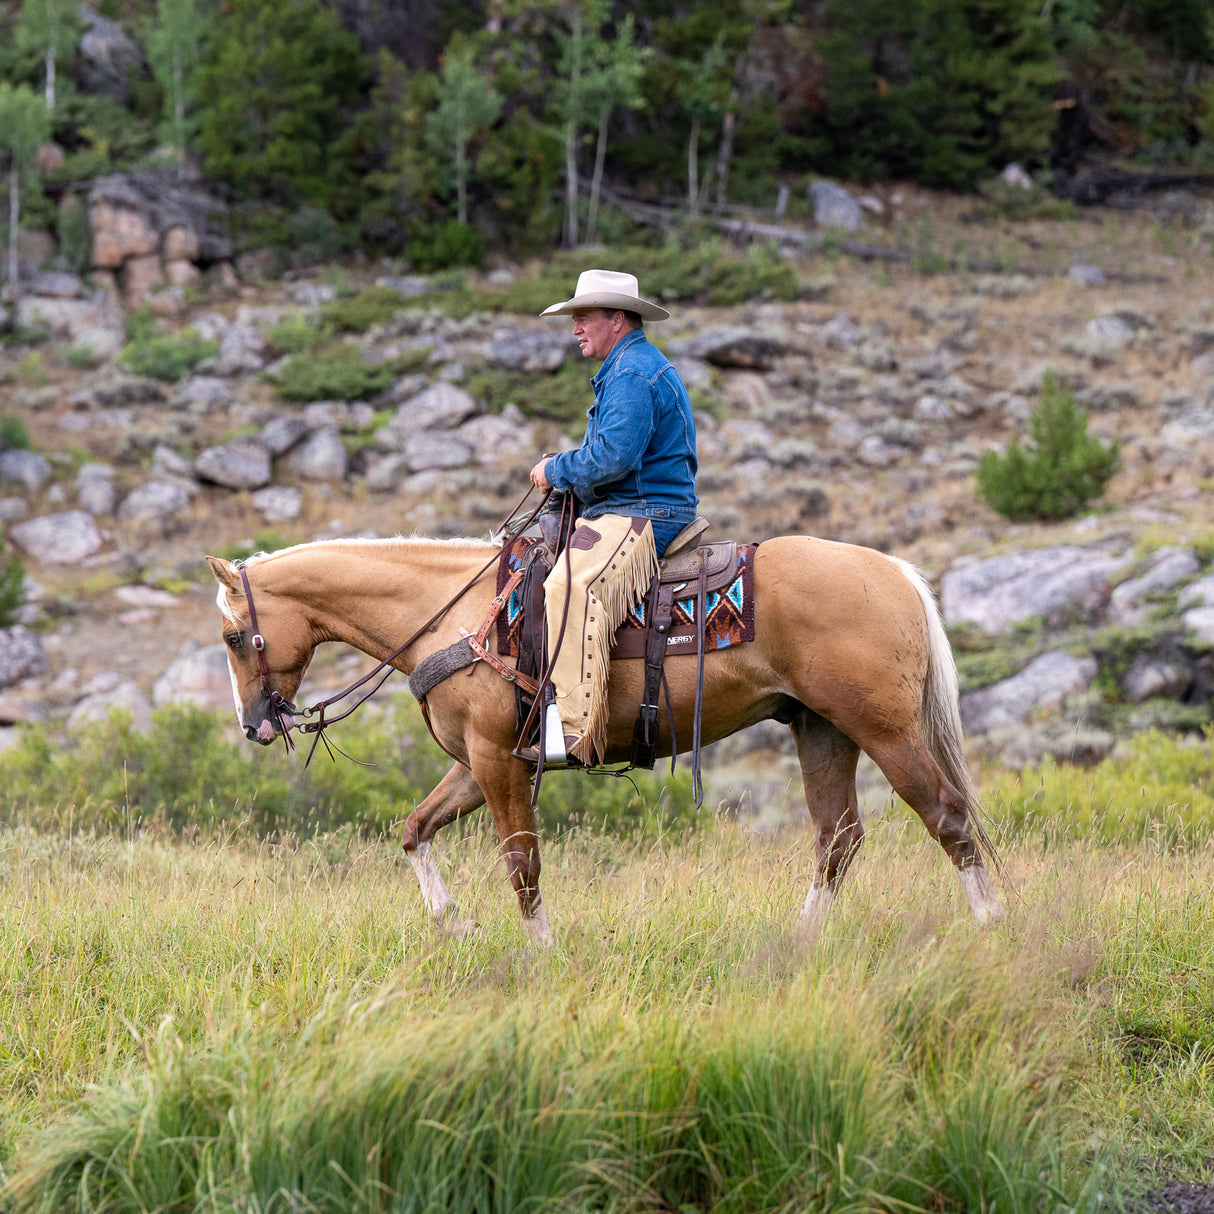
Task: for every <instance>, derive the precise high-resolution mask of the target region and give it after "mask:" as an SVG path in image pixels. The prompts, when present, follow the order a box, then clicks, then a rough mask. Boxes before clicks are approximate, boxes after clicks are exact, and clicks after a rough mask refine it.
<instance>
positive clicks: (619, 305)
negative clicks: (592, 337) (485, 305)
mask: <svg viewBox="0 0 1214 1214" xmlns="http://www.w3.org/2000/svg"><path fill="white" fill-rule="evenodd" d="M578 308H610V309H611V310H612V311H615V310H616V309H618V310H620V311H622V312H635V313H636V314H637V315H638V316H640V317H641V319H642V320H666V319H668V318H669V316H670V313H669V312H667V311H666V309H665V308H663V307H661V305H659V304H655V303H650V302H649V300H647V299H637V298H635V297H634V296H631V295H615V294H612V293H611V292H610V291H589V292H587V293H586V294H585V295H575V296H574V297H573V298H572V299H567V300H565V301H564V303H554V304H553V305H552V306H551V307H548V308H545V309H544V310H543V311H542V312H541V313H540V315H541V316H565V315H567V314H568V313H570V312H575V311H576V310H577V309H578Z"/></svg>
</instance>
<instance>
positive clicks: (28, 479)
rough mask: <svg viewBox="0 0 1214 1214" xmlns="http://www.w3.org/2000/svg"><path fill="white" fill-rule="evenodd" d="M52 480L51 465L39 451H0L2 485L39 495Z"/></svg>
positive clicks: (0, 481) (0, 478)
mask: <svg viewBox="0 0 1214 1214" xmlns="http://www.w3.org/2000/svg"><path fill="white" fill-rule="evenodd" d="M50 479H51V463H50V460H48V459H47V458H46V456H45V455H39V454H38V452H37V451H23V450H21V449H19V448H18V449H16V450H12V451H0V484H2V485H11V486H13V487H15V488H19V489H24V490H25V491H26V492H27V493H37V492H38V490H39V489H41V488H42V486H43V485H45V484H46V482H47V481H49V480H50Z"/></svg>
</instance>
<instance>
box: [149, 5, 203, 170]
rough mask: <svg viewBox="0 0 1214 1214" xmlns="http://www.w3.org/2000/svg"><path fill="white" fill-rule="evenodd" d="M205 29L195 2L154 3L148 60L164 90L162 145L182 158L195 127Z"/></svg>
mask: <svg viewBox="0 0 1214 1214" xmlns="http://www.w3.org/2000/svg"><path fill="white" fill-rule="evenodd" d="M203 29H204V20H203V15H202V13H201V12H200V11H199V9H198V7H197V6H196V4H195V2H194V0H157V3H156V24H155V26H154V27H153V29H152V33H151V35H150V37H149V38H148V60H149V62H150V63H151V65H152V72H153V73H154V75H155V77H156V80H157V83H159V85H160V87H161V88H162V89H163V90H164V121H163V122H162V124H161V135H160V137H161V139H162V141H164V142H166V143H168V144H170V145H172V147H174V148H175V149H176V150H177V153H178V155H181V156H184V154H185V151H186V149H187V147H188V146H189V143H190V140H191V138H192V137H193V134H194V129H195V127H196V125H197V122H196V118H195V115H194V112H193V111H194V106H195V103H196V101H197V90H196V89H195V87H194V71H195V68H196V67H197V65H198V53H199V47H200V44H201V41H202V35H203Z"/></svg>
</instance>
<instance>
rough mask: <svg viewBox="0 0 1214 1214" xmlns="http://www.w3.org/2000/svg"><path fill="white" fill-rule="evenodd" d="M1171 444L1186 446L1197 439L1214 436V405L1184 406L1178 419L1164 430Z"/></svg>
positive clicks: (1175, 418)
mask: <svg viewBox="0 0 1214 1214" xmlns="http://www.w3.org/2000/svg"><path fill="white" fill-rule="evenodd" d="M1161 433H1162V436H1163V438H1164V439H1166V440H1167V441H1168V442H1169V443H1174V444H1176V445H1177V446H1184V445H1185V444H1187V443H1189V442H1191V441H1192V440H1193V439H1195V438H1201V439H1205V438H1210V437H1212V436H1214V403H1211V404H1198V403H1197V402H1196V401H1191V402H1189V403H1188V404H1186V405H1184V406H1183V407H1182V409H1181V412H1180V414H1179V416H1178V417H1174V418H1172V420H1171V421H1169V422H1168V423H1167V424H1166V425H1165V426H1164V428H1163V430H1162V432H1161Z"/></svg>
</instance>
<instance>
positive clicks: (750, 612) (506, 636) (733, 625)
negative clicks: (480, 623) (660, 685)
mask: <svg viewBox="0 0 1214 1214" xmlns="http://www.w3.org/2000/svg"><path fill="white" fill-rule="evenodd" d="M536 542H537V541H536V540H535V539H534V538H532V537H529V536H519V537H518V538H517V539H515V540H514V541H513V543H511V544H507V545H505V546H503V548H502V556H501V560H500V561H499V562H498V567H497V591H498V593H499V594H500V593H501V592H502V590H503V589H504V587H505V585H506V583H507V581H509V579H510V575H511V574H512V573H514V572H515V571H516V570H517V569H520V568H522V566H523V565H524V564H525V563H526V559H527V554H528V552H529V551H530V549H531V547H532V545H533V544H535V543H536ZM711 547H712V548H714V549H720V548H721V545H712V546H711ZM757 547H758V545H757V544H738V545H736V548H735V546H734V545H730V548H734V549H735V550H736V557H735V558H734V560H733V563H732V565H731V567H730V570H729V571H724V572H723V576H717V577H714V578H713V580H712V582H710V583H709V588H708V590H707V593H706V595H705V608H706V610H705V615H704V649H705V651H706V652H707V651H709V650H713V649H726V648H728V647H729V646H730V645H741V644H743V643H744V642H746V641H753V640H754V639H755V605H754V582H755V573H754V554H755V549H756V548H757ZM679 559H680V560H682V559H683V558H682V557H680V558H679ZM731 575H732V576H731ZM696 596H697V586H696V578H695V576H694V575H693V576H691V577H688V578H687V579H686V581H685V582H684V583H682V585H681V586H680V588H679V589H677V590H676V592H675V601H674V612H673V614H672V616H671V621H670V634H669V636H668V638H667V641H666V653H667V654H668V655H672V654H686V653H692V654H694V653H695V652H696ZM648 606H649V604H648V601H647V600H642V601H641V602H640V603H638V604H637V605H636V606H635V607H633V608H632V610H631V611H630V612H629V613H628V615H627V617H626V618H625V620H624V622H623V624H621V625H620V629H619V631H618V632H617V633H616V636H615V645H614V647H613V648H612V651H611V658H612V661H617V660H620V659H626V658H643V657H644V656H645V643H646V635H647V632H648V622H649V621H648V619H647V618H646V611H647V610H648ZM523 612H524V603H523V595H522V588H521V587H519V586H516V587H515V588H514V590H513V591H512V592H511V594H510V597H509V598H508V599H507V600H506V605H505V607H504V608H503V610H502V612H501V614H500V615H499V616H498V617H497V652H498V654H499V655H500V656H501V657H518V653H519V640H520V638H521V636H522V630H523Z"/></svg>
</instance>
